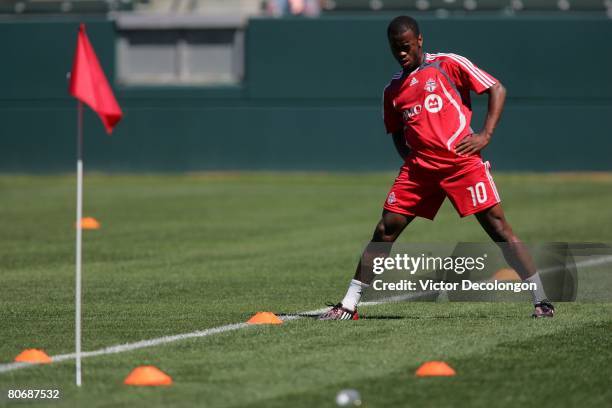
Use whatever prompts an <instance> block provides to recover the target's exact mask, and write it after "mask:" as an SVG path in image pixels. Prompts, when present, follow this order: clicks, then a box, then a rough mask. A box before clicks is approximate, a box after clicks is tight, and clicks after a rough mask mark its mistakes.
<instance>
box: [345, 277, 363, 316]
mask: <svg viewBox="0 0 612 408" xmlns="http://www.w3.org/2000/svg"><path fill="white" fill-rule="evenodd" d="M369 287H370V285H367V284H365V283H362V282H359V281H358V280H356V279H351V283H350V284H349V287H348V290H347V291H346V295H345V296H344V299H342V306H343V307H344V308H345V309H349V310H355V308H356V307H357V304H358V303H359V301H360V300H361V294H362V293H363V291H364V290H366V289H367V288H369Z"/></svg>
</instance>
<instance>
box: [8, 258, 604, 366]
mask: <svg viewBox="0 0 612 408" xmlns="http://www.w3.org/2000/svg"><path fill="white" fill-rule="evenodd" d="M610 262H612V255H608V256H602V257H599V258H595V259H588V260H584V261H580V262H576V266H577V267H578V266H581V267H589V266H598V265H605V264H607V263H610ZM557 269H558V268H557V267H553V268H547V269H543V270H542V271H540V272H544V273H546V272H552V271H554V270H557ZM425 294H428V293H417V294H410V295H400V296H393V297H390V298H387V299H383V300H380V301H372V302H363V303H362V305H363V306H376V305H381V304H385V303H390V302H397V301H401V300H409V299H412V298H418V297H420V296H423V295H425ZM327 310H328V308H322V309H317V310H310V311H306V312H300V313H297V314H294V315H285V316H281V317H280V318H281V319H282V320H285V321H291V320H297V319H301V318H302V317H308V316H316V315H319V314H321V313H323V312H325V311H327ZM251 326H253V325H250V324H247V323H233V324H228V325H225V326H218V327H212V328H210V329H205V330H198V331H195V332H191V333H183V334H175V335H173V336H164V337H158V338H156V339H150V340H142V341H138V342H135V343H126V344H118V345H115V346H109V347H105V348H103V349H99V350H94V351H86V352H82V353H81V357H82V358H87V357H96V356H102V355H106V354H116V353H123V352H126V351H132V350H138V349H141V348H146V347H153V346H158V345H160V344H167V343H173V342H175V341H179V340H185V339H191V338H199V337H207V336H211V335H213V334H217V333H225V332H230V331H234V330H238V329H244V328H247V327H251ZM75 357H76V354H75V353H69V354H58V355H56V356H51V359H52V360H53V362H61V361H66V360H73V359H74V358H75ZM36 365H37V364H30V363H8V364H0V373H6V372H9V371H14V370H18V369H20V368H27V367H34V366H36Z"/></svg>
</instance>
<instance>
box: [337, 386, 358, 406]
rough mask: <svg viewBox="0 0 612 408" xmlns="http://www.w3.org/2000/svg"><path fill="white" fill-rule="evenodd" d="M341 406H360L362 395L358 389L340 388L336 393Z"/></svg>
mask: <svg viewBox="0 0 612 408" xmlns="http://www.w3.org/2000/svg"><path fill="white" fill-rule="evenodd" d="M336 404H338V406H339V407H358V406H360V405H361V395H359V391H357V390H340V392H338V394H337V395H336Z"/></svg>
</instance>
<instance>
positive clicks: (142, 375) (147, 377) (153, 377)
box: [123, 366, 172, 387]
mask: <svg viewBox="0 0 612 408" xmlns="http://www.w3.org/2000/svg"><path fill="white" fill-rule="evenodd" d="M123 383H124V384H126V385H136V386H144V387H146V386H151V387H155V386H159V385H172V377H170V376H169V375H168V374H166V373H164V372H163V371H162V370H160V369H159V368H157V367H154V366H140V367H136V368H135V369H133V370H132V372H131V373H130V374H128V376H127V377H125V380H124V381H123Z"/></svg>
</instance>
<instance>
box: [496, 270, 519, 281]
mask: <svg viewBox="0 0 612 408" xmlns="http://www.w3.org/2000/svg"><path fill="white" fill-rule="evenodd" d="M493 279H495V280H500V281H518V282H520V281H521V278H520V276H518V273H516V271H515V270H514V269H510V268H502V269H500V270H499V271H497V272H495V274H494V275H493Z"/></svg>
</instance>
